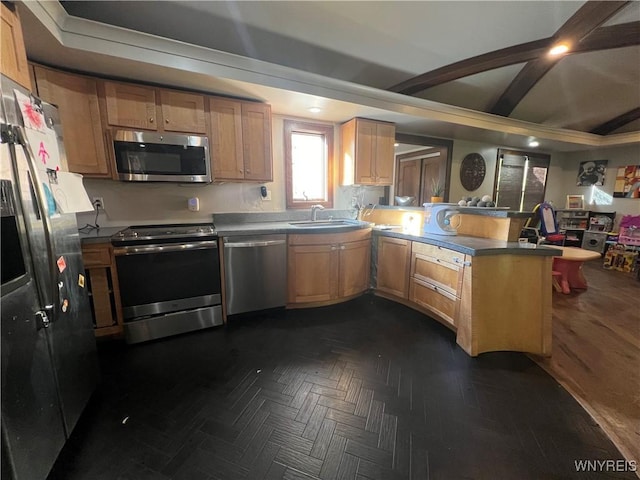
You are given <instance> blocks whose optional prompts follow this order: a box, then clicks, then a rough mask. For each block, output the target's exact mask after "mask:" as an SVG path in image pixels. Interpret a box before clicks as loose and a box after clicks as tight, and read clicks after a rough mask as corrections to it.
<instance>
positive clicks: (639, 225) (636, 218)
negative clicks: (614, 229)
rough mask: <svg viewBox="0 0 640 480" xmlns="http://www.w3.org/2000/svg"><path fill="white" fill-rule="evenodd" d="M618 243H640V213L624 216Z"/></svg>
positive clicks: (621, 221)
mask: <svg viewBox="0 0 640 480" xmlns="http://www.w3.org/2000/svg"><path fill="white" fill-rule="evenodd" d="M618 243H623V244H625V245H640V215H625V216H624V217H622V220H620V234H619V235H618Z"/></svg>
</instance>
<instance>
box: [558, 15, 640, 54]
mask: <svg viewBox="0 0 640 480" xmlns="http://www.w3.org/2000/svg"><path fill="white" fill-rule="evenodd" d="M634 45H640V22H629V23H619V24H617V25H611V26H609V27H598V28H596V29H595V30H594V31H593V32H591V33H590V34H589V35H587V36H586V37H585V38H583V39H582V40H581V41H580V43H579V44H578V45H576V46H575V48H574V49H573V50H572V51H571V52H569V53H568V55H571V54H573V53H586V52H594V51H596V50H609V49H612V48H623V47H632V46H634Z"/></svg>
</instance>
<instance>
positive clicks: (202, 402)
mask: <svg viewBox="0 0 640 480" xmlns="http://www.w3.org/2000/svg"><path fill="white" fill-rule="evenodd" d="M592 291H594V292H595V291H596V288H595V287H594V288H593V290H592ZM567 300H568V299H560V301H567ZM100 357H101V367H102V383H101V386H100V388H99V390H98V391H97V392H96V394H95V395H94V397H93V399H92V402H91V403H90V405H89V407H88V409H87V411H86V412H85V413H84V415H83V416H82V418H81V421H80V423H79V425H78V427H77V428H76V430H75V431H74V432H73V434H72V436H71V439H70V440H69V442H68V443H67V445H66V446H65V448H64V450H63V452H62V454H61V455H60V457H59V459H58V461H57V462H56V465H55V466H54V469H53V471H52V472H51V475H50V476H49V479H50V480H54V479H55V480H57V479H60V480H61V479H64V480H79V479H82V480H85V479H87V480H89V479H90V480H94V479H110V480H111V479H114V480H115V479H120V480H147V479H155V480H167V479H176V480H180V479H184V480H186V479H188V480H223V479H230V480H237V479H247V480H257V479H262V478H266V479H299V480H309V479H318V478H319V479H322V480H329V479H359V480H366V479H374V480H375V479H384V480H387V479H388V480H394V479H443V480H451V479H476V480H482V479H487V480H489V479H491V480H493V479H519V480H520V479H522V480H525V479H532V480H534V479H535V480H539V479H557V480H560V479H572V478H575V479H581V480H582V479H604V478H612V479H630V478H635V475H634V474H633V473H632V472H629V471H618V472H613V471H611V470H608V471H607V470H599V471H591V472H587V473H585V472H577V471H576V466H575V461H576V460H592V461H593V460H610V461H613V460H621V459H622V457H621V455H620V452H619V451H618V450H617V449H616V448H615V446H614V444H613V443H612V442H611V441H610V440H609V439H608V438H607V437H606V436H605V434H604V432H603V431H602V429H601V428H600V427H599V426H598V425H597V424H596V423H595V422H594V421H593V420H592V419H591V417H590V416H589V415H588V414H587V412H586V411H585V410H584V409H583V408H581V407H580V405H579V404H578V403H577V402H576V401H575V400H574V399H573V397H572V396H571V395H569V394H568V393H567V391H565V389H563V388H561V387H560V386H559V385H558V383H557V382H556V381H555V380H554V379H553V378H552V377H551V376H549V375H548V374H547V373H545V372H544V370H542V369H541V368H540V367H539V366H538V365H536V363H535V362H534V361H532V360H531V359H530V358H528V357H527V356H526V355H524V354H519V353H512V352H496V353H486V354H483V355H480V356H479V357H477V358H471V357H469V356H468V355H467V354H466V353H464V352H463V351H462V349H460V348H459V347H458V346H457V345H456V343H455V336H454V334H453V332H451V331H449V330H448V329H446V328H445V327H443V326H442V325H440V324H439V323H438V322H436V321H433V320H431V319H429V318H428V317H425V316H424V315H422V314H420V313H418V312H416V311H414V310H411V309H409V308H407V307H405V306H403V305H400V304H398V303H395V302H391V301H388V300H385V299H383V298H379V297H375V296H373V295H370V294H368V295H364V296H362V297H360V298H357V299H355V300H352V301H350V302H348V303H344V304H340V305H334V306H330V307H322V308H316V309H309V310H289V311H277V312H270V313H265V314H261V315H257V316H254V317H245V318H237V319H232V320H231V322H230V324H229V325H228V326H227V327H219V328H214V329H208V330H203V331H199V332H193V333H190V334H185V335H181V336H177V337H173V338H166V339H162V340H159V341H155V342H150V343H146V344H139V345H135V346H125V345H121V344H117V343H104V344H101V348H100ZM585 363H587V364H588V362H585Z"/></svg>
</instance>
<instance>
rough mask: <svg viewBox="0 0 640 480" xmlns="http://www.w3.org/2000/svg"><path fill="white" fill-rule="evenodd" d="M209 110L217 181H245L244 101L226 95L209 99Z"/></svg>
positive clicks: (212, 153)
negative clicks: (229, 98)
mask: <svg viewBox="0 0 640 480" xmlns="http://www.w3.org/2000/svg"><path fill="white" fill-rule="evenodd" d="M209 110H210V112H211V135H210V137H209V138H210V139H211V163H212V166H213V168H212V170H213V177H214V180H238V179H239V180H242V179H244V159H243V153H242V106H241V103H240V102H234V101H232V100H226V99H223V98H209Z"/></svg>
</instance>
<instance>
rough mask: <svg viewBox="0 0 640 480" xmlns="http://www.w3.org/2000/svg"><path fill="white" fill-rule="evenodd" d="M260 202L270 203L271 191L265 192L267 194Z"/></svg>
mask: <svg viewBox="0 0 640 480" xmlns="http://www.w3.org/2000/svg"><path fill="white" fill-rule="evenodd" d="M262 201H263V202H270V201H271V190H267V194H266V195H265V196H264V197H262Z"/></svg>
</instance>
